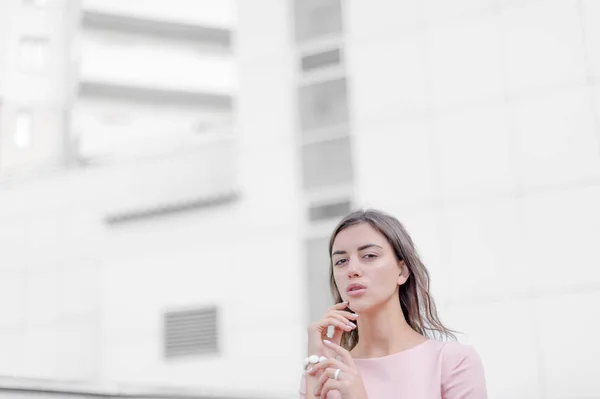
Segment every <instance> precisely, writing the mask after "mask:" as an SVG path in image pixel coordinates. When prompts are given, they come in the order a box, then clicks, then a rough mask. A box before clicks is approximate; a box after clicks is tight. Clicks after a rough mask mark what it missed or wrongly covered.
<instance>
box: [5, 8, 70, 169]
mask: <svg viewBox="0 0 600 399" xmlns="http://www.w3.org/2000/svg"><path fill="white" fill-rule="evenodd" d="M1 11H2V14H3V17H4V16H6V18H7V19H6V20H5V21H4V23H3V24H2V25H3V26H2V28H1V29H0V32H2V33H0V37H1V39H0V41H1V44H0V46H1V47H0V48H1V50H0V52H2V54H3V55H2V58H1V59H0V82H1V83H0V86H1V87H0V96H1V97H2V114H1V115H0V175H7V174H13V173H19V172H20V171H21V170H23V169H32V168H47V167H55V166H56V165H57V164H60V162H61V160H62V154H63V132H64V128H65V120H66V114H65V112H66V101H67V93H68V90H67V73H66V70H67V68H68V57H67V51H68V37H67V32H68V31H69V29H70V27H71V25H70V24H71V23H72V21H71V20H70V19H69V18H68V12H67V6H66V3H64V2H63V1H54V2H49V3H48V4H47V5H46V6H45V7H42V8H40V7H36V6H32V5H27V4H25V3H24V2H21V1H18V0H9V1H5V2H3V5H2V10H1ZM23 38H36V39H37V38H39V39H43V40H45V41H46V43H47V45H46V47H45V54H46V56H45V60H46V62H45V65H44V68H43V70H41V71H39V72H28V71H25V70H23V69H22V68H21V63H20V59H21V57H20V56H21V46H20V43H21V40H22V39H23ZM20 110H27V111H29V112H30V113H31V115H32V134H31V145H30V147H29V148H27V149H20V148H17V146H15V144H14V137H13V134H14V131H15V119H16V115H17V112H19V111H20Z"/></svg>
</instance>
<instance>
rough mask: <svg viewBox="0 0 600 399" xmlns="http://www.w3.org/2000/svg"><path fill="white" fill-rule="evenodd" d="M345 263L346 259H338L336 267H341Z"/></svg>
mask: <svg viewBox="0 0 600 399" xmlns="http://www.w3.org/2000/svg"><path fill="white" fill-rule="evenodd" d="M345 261H346V259H338V260H337V261H336V262H335V265H336V266H340V265H341V264H342V263H344V262H345Z"/></svg>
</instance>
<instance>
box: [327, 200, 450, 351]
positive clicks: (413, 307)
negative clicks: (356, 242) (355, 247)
mask: <svg viewBox="0 0 600 399" xmlns="http://www.w3.org/2000/svg"><path fill="white" fill-rule="evenodd" d="M360 223H368V224H369V225H371V227H373V228H374V229H375V230H377V231H378V232H379V233H381V234H383V236H384V237H385V238H386V239H387V241H388V242H389V243H390V245H391V247H392V248H393V250H394V253H395V255H396V258H397V259H398V261H404V264H405V265H406V267H407V268H408V270H409V272H410V274H409V276H408V280H406V282H405V283H404V284H403V285H402V286H401V287H400V289H399V290H398V300H399V301H400V306H401V309H402V312H403V313H404V317H405V318H406V322H407V323H408V325H409V326H410V327H411V328H412V329H413V330H415V331H416V332H418V333H419V334H422V335H424V336H426V337H429V338H446V339H448V338H449V339H454V340H456V336H455V335H454V332H456V331H453V330H450V329H448V328H446V327H445V326H444V325H443V324H442V322H441V321H440V319H439V317H438V314H437V308H436V306H435V302H434V300H433V298H432V296H431V294H430V293H429V272H428V271H427V268H426V267H425V265H424V264H423V262H422V261H421V259H420V257H419V255H418V253H417V250H416V248H415V245H414V244H413V241H412V239H411V238H410V236H409V234H408V232H407V231H406V229H405V228H404V226H403V225H402V223H400V221H398V219H396V218H395V217H393V216H391V215H388V214H386V213H384V212H382V211H379V210H374V209H367V210H359V211H356V212H353V213H351V214H350V215H348V216H346V217H345V218H344V219H342V221H341V222H340V223H339V224H338V225H337V227H336V228H335V229H334V230H333V233H332V234H331V238H330V240H329V259H330V262H329V284H330V287H331V294H332V295H333V298H334V300H335V302H336V303H340V302H342V298H341V296H340V292H339V290H338V288H337V286H336V284H335V279H334V278H333V264H332V261H331V252H332V250H333V242H334V240H335V238H336V237H337V235H338V234H339V233H340V232H341V231H342V230H344V229H346V228H348V227H350V226H354V225H357V224H360ZM357 343H358V328H355V329H354V330H352V331H350V332H344V333H343V334H342V342H341V344H342V346H343V347H344V348H346V349H347V350H351V349H352V348H354V347H355V346H356V344H357Z"/></svg>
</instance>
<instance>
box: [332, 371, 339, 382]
mask: <svg viewBox="0 0 600 399" xmlns="http://www.w3.org/2000/svg"><path fill="white" fill-rule="evenodd" d="M339 376H340V369H337V370H335V373H333V379H334V380H337V379H338V377H339Z"/></svg>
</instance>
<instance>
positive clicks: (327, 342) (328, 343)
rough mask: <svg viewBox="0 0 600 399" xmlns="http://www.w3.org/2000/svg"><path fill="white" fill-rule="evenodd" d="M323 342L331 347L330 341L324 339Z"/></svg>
mask: <svg viewBox="0 0 600 399" xmlns="http://www.w3.org/2000/svg"><path fill="white" fill-rule="evenodd" d="M323 342H325V343H326V344H327V345H331V341H328V340H326V339H324V340H323Z"/></svg>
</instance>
